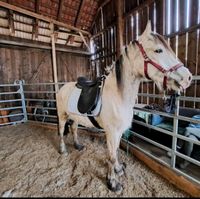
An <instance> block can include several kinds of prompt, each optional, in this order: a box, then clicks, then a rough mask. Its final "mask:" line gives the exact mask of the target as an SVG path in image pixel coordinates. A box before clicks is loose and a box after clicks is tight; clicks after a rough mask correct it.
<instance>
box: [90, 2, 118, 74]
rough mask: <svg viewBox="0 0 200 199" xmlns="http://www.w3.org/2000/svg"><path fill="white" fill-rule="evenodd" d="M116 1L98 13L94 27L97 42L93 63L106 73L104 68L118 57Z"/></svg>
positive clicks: (93, 31)
mask: <svg viewBox="0 0 200 199" xmlns="http://www.w3.org/2000/svg"><path fill="white" fill-rule="evenodd" d="M116 28H117V27H116V1H115V0H111V1H109V3H107V4H106V5H105V6H104V7H103V8H102V12H101V11H100V12H99V13H98V15H97V18H96V21H95V24H94V27H93V29H92V33H93V35H94V36H93V41H94V43H95V49H94V50H95V55H94V56H93V58H92V62H93V65H94V66H95V67H96V68H97V67H98V68H99V72H98V73H99V74H100V75H101V74H103V73H104V68H105V67H106V66H109V65H111V64H112V62H113V61H114V60H115V59H116V53H117V44H116V35H117V30H116Z"/></svg>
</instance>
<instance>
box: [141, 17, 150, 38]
mask: <svg viewBox="0 0 200 199" xmlns="http://www.w3.org/2000/svg"><path fill="white" fill-rule="evenodd" d="M151 31H152V29H151V20H148V22H147V25H146V28H145V30H144V32H143V33H142V35H149V34H150V33H151Z"/></svg>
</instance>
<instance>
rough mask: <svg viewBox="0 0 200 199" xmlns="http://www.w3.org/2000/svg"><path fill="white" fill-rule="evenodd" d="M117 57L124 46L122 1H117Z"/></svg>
mask: <svg viewBox="0 0 200 199" xmlns="http://www.w3.org/2000/svg"><path fill="white" fill-rule="evenodd" d="M116 7H117V57H118V56H119V55H120V54H121V50H122V48H123V45H124V41H123V34H124V20H123V1H122V0H117V4H116Z"/></svg>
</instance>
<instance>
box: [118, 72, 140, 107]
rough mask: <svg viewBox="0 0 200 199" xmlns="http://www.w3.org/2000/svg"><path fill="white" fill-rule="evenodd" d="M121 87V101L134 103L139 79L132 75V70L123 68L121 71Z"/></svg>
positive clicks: (132, 104) (131, 104)
mask: <svg viewBox="0 0 200 199" xmlns="http://www.w3.org/2000/svg"><path fill="white" fill-rule="evenodd" d="M122 78H123V87H122V88H121V89H122V92H121V93H122V97H123V101H124V102H125V103H126V104H129V105H130V106H134V105H135V101H136V98H137V95H138V90H139V85H140V79H139V78H137V77H135V76H133V75H132V72H131V71H129V70H127V68H126V69H124V71H123V77H122Z"/></svg>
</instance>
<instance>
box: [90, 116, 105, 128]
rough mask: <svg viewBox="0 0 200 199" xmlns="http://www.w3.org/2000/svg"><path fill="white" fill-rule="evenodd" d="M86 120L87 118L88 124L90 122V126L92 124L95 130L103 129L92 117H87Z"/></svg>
mask: <svg viewBox="0 0 200 199" xmlns="http://www.w3.org/2000/svg"><path fill="white" fill-rule="evenodd" d="M88 118H89V120H90V122H92V124H93V125H94V126H95V127H96V128H98V129H103V128H102V127H101V126H100V125H99V124H98V122H97V121H96V120H95V118H94V117H93V116H88Z"/></svg>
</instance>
